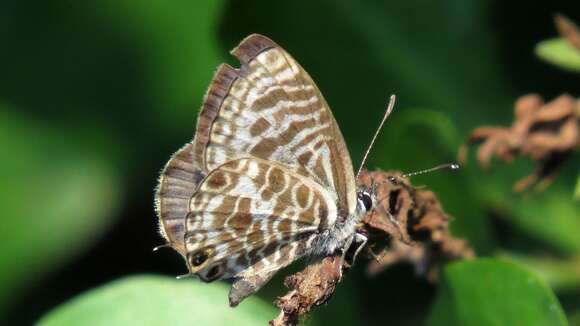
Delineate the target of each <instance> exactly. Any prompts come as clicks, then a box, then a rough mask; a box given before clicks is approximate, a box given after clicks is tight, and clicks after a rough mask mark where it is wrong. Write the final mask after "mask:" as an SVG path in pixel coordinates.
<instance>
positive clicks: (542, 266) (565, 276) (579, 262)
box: [500, 252, 580, 292]
mask: <svg viewBox="0 0 580 326" xmlns="http://www.w3.org/2000/svg"><path fill="white" fill-rule="evenodd" d="M500 257H501V258H502V259H504V260H507V261H513V262H516V263H519V264H521V265H525V266H526V267H528V268H529V269H530V270H532V271H534V273H536V274H537V275H538V276H540V277H542V278H543V279H544V280H545V281H546V282H547V283H548V284H549V285H550V286H551V287H552V288H553V289H554V291H557V292H558V291H566V290H568V291H570V290H572V291H573V290H575V289H578V288H579V287H580V256H572V257H565V258H555V257H552V256H546V257H542V256H539V257H538V256H529V255H522V254H518V253H516V252H502V253H500Z"/></svg>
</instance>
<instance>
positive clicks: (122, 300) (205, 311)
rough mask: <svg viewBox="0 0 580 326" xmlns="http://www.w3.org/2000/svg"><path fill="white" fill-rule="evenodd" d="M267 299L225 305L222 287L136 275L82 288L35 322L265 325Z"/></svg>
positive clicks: (270, 314)
mask: <svg viewBox="0 0 580 326" xmlns="http://www.w3.org/2000/svg"><path fill="white" fill-rule="evenodd" d="M275 316H276V310H275V309H274V308H273V306H272V305H271V304H269V303H266V302H264V301H262V300H260V299H257V298H255V297H251V298H248V299H247V300H246V301H244V302H243V303H241V304H240V306H238V307H237V308H230V307H229V305H228V286H227V285H226V284H224V283H212V284H203V283H201V282H198V281H192V280H191V279H185V280H176V279H173V278H169V277H162V276H153V275H141V276H132V277H127V278H124V279H120V280H117V281H114V282H111V283H109V284H106V285H104V286H102V287H99V288H96V289H93V290H91V291H88V292H87V293H84V294H81V295H80V296H78V297H76V298H73V299H72V300H70V301H69V302H67V303H65V304H63V305H61V306H59V307H57V308H56V309H55V310H53V311H51V312H49V313H48V314H47V315H46V316H44V317H43V318H42V319H41V320H40V322H39V325H43V326H52V325H55V326H56V325H59V326H65V325H141V326H147V325H174V326H178V325H196V326H203V325H265V324H266V323H267V322H268V320H270V319H273V318H274V317H275Z"/></svg>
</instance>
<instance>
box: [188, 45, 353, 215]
mask: <svg viewBox="0 0 580 326" xmlns="http://www.w3.org/2000/svg"><path fill="white" fill-rule="evenodd" d="M232 53H233V54H234V55H235V56H237V57H238V58H239V59H240V61H241V63H242V66H241V68H240V69H233V68H232V67H230V66H228V65H222V66H221V67H220V68H219V69H218V72H217V73H216V76H215V77H214V83H213V84H212V86H211V87H210V90H209V92H208V95H207V99H206V102H205V104H204V107H203V108H202V112H201V113H200V120H199V121H200V122H199V126H200V127H201V128H199V127H198V136H199V137H198V139H197V143H196V148H197V151H198V153H197V154H198V155H197V159H198V160H199V163H200V165H202V166H204V167H205V168H206V170H208V171H210V170H212V169H214V168H216V167H217V166H219V165H221V164H223V163H225V162H227V161H228V160H231V159H234V158H237V157H239V156H240V155H246V154H251V155H253V156H256V157H259V158H262V159H265V160H270V161H276V162H280V163H284V164H286V165H288V166H289V167H290V168H292V169H294V170H295V171H297V172H298V173H301V174H304V175H308V176H310V177H312V178H313V179H314V180H316V181H318V182H319V183H321V184H322V185H324V186H326V187H327V188H329V189H331V190H333V191H334V192H335V193H336V194H337V196H338V197H339V198H340V200H339V205H341V206H342V208H343V210H344V211H345V212H353V211H354V206H355V202H356V198H355V197H356V196H355V183H354V174H353V169H352V163H351V161H350V157H349V156H348V152H347V150H346V145H345V144H344V140H343V138H342V135H341V133H340V131H339V129H338V127H337V125H336V121H335V120H334V117H333V116H332V113H331V111H330V109H329V107H328V105H327V103H326V101H325V100H324V98H323V96H322V94H321V93H320V91H319V90H318V88H317V87H316V85H315V84H314V82H313V81H312V79H311V78H310V76H308V74H307V73H306V72H305V71H304V69H302V68H301V67H300V66H299V65H298V63H296V61H295V60H294V59H292V57H291V56H290V55H289V54H288V53H286V52H285V51H284V50H283V49H282V48H281V47H279V46H278V45H276V44H275V43H274V42H272V41H271V40H269V39H268V38H266V37H264V36H261V35H252V36H250V37H248V38H246V39H245V40H244V41H242V43H241V44H240V45H239V46H238V47H237V48H236V49H234V50H233V51H232ZM205 126H209V127H208V128H205V129H204V127H205Z"/></svg>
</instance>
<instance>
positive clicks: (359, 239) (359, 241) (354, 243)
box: [341, 233, 368, 266]
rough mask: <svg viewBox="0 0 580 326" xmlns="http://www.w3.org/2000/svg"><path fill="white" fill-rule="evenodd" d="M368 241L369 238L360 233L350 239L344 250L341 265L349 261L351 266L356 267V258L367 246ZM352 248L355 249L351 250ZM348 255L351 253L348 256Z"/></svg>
mask: <svg viewBox="0 0 580 326" xmlns="http://www.w3.org/2000/svg"><path fill="white" fill-rule="evenodd" d="M367 241H368V238H367V237H366V236H365V235H364V234H360V233H355V234H353V235H352V236H351V237H350V238H348V239H347V241H346V243H345V246H344V248H343V250H342V257H341V263H342V264H343V265H344V262H345V261H348V265H349V266H352V265H354V262H355V260H356V257H357V256H358V254H359V253H360V251H361V250H362V249H363V248H364V246H365V245H366V244H367ZM351 247H353V249H351ZM353 251H354V252H353ZM351 252H353V254H352V256H351V255H350V253H351ZM347 253H349V255H348V256H347Z"/></svg>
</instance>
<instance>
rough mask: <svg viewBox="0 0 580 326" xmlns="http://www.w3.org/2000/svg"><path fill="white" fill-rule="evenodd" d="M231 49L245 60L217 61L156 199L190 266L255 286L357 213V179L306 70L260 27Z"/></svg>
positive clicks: (166, 229) (167, 232)
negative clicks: (190, 135) (191, 128)
mask: <svg viewBox="0 0 580 326" xmlns="http://www.w3.org/2000/svg"><path fill="white" fill-rule="evenodd" d="M232 54H233V55H235V56H236V57H237V58H238V59H239V60H240V62H241V67H240V68H239V69H234V68H232V67H231V66H229V65H227V64H222V65H221V66H220V67H219V68H218V70H217V72H216V74H215V75H214V78H213V80H212V83H211V84H210V87H209V89H208V92H207V93H206V96H205V99H204V103H203V106H202V109H201V111H200V115H199V118H198V123H197V130H196V135H195V138H194V139H193V141H192V142H191V143H189V144H187V145H186V146H185V147H184V148H182V149H181V150H180V151H178V152H177V153H176V154H174V156H173V157H172V159H171V160H170V161H169V162H168V164H167V165H166V167H165V169H164V171H163V172H162V176H161V178H160V184H159V187H158V191H157V196H156V203H157V212H158V215H159V219H160V225H161V231H162V232H161V233H162V235H164V237H165V238H166V239H167V241H168V242H169V244H170V245H171V246H172V247H173V248H174V249H175V250H177V251H178V252H179V253H180V254H181V255H182V256H183V257H184V258H185V259H186V262H187V265H188V267H189V270H190V273H195V274H197V275H198V276H199V277H200V278H201V279H202V280H205V281H213V280H215V279H219V278H235V279H236V280H238V281H241V282H242V283H243V282H246V283H247V284H242V285H240V284H239V283H238V284H237V283H236V282H234V285H233V288H236V287H238V286H240V287H243V288H248V287H249V290H244V291H245V292H247V293H246V294H244V295H248V294H250V293H252V292H255V291H257V289H258V288H259V287H260V286H261V285H262V284H263V283H265V282H266V281H267V280H268V279H269V278H270V277H271V276H272V275H273V273H274V272H275V271H277V270H278V269H280V268H282V267H284V266H287V265H288V264H290V263H291V262H292V261H294V260H296V259H298V258H300V257H302V256H304V255H306V254H308V253H309V252H310V251H311V246H312V243H313V241H316V237H317V235H319V234H321V233H322V232H324V231H325V230H328V229H329V228H330V227H332V226H333V225H334V224H335V223H336V222H337V220H339V219H345V218H346V217H348V216H350V215H352V214H353V213H354V211H355V207H356V189H355V187H356V185H355V180H354V173H353V168H352V163H351V160H350V157H349V154H348V151H347V149H346V145H345V143H344V139H343V137H342V135H341V133H340V130H339V128H338V125H337V123H336V121H335V119H334V117H333V115H332V112H331V111H330V109H329V107H328V104H327V103H326V101H325V100H324V98H323V97H322V95H321V93H320V91H319V90H318V88H317V86H316V85H315V83H314V82H313V81H312V79H311V78H310V76H308V74H307V73H306V72H305V71H304V69H303V68H302V67H300V65H299V64H298V63H297V62H296V61H295V60H294V59H293V58H292V57H291V56H290V55H289V54H288V53H286V52H285V51H284V50H283V49H282V48H281V47H279V46H278V45H276V44H275V43H274V42H273V41H271V40H270V39H268V38H266V37H264V36H261V35H257V34H254V35H251V36H249V37H247V38H246V39H245V40H243V41H242V42H241V43H240V45H239V46H238V47H237V48H235V49H234V50H233V51H232ZM256 280H259V281H256ZM230 299H231V297H230Z"/></svg>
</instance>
